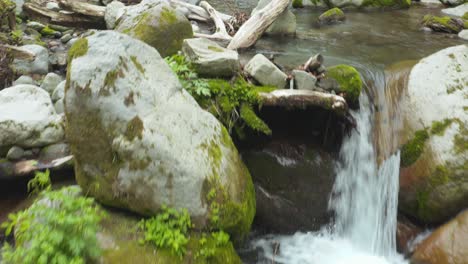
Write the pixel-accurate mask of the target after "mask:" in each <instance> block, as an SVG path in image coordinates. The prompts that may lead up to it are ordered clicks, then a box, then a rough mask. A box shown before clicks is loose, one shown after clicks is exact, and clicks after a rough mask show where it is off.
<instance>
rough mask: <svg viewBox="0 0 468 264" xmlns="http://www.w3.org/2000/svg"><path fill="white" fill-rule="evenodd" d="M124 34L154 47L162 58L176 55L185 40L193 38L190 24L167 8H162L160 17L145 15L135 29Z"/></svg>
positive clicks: (126, 30) (127, 30)
mask: <svg viewBox="0 0 468 264" xmlns="http://www.w3.org/2000/svg"><path fill="white" fill-rule="evenodd" d="M122 32H123V33H126V34H129V35H130V36H133V37H135V38H137V39H139V40H142V41H144V42H146V43H147V44H149V45H150V46H153V47H154V48H156V49H157V50H158V52H159V54H161V56H162V57H166V56H170V55H173V54H176V53H177V51H179V50H180V49H181V47H182V42H183V40H184V39H186V38H191V37H192V36H193V31H192V26H191V25H190V22H189V21H188V20H187V19H186V18H185V17H182V16H177V14H176V12H175V10H173V9H170V8H167V7H162V10H161V12H160V14H159V15H157V14H151V13H149V12H146V13H143V14H142V15H140V17H138V22H137V23H136V24H135V26H134V27H133V28H127V29H124V30H123V31H122Z"/></svg>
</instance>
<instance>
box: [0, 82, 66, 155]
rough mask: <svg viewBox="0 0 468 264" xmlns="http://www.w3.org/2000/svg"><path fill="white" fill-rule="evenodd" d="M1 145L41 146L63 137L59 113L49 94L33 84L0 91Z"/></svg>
mask: <svg viewBox="0 0 468 264" xmlns="http://www.w3.org/2000/svg"><path fill="white" fill-rule="evenodd" d="M0 113H1V115H0V131H2V133H0V148H1V147H9V146H13V145H15V146H20V147H26V148H28V147H42V146H46V145H49V144H52V143H55V142H58V141H61V140H62V139H63V136H64V133H63V128H62V126H61V117H60V116H58V115H57V113H56V112H55V110H54V108H53V105H52V101H51V100H50V96H49V94H48V93H47V92H46V91H44V90H42V89H41V88H39V87H37V86H33V85H17V86H13V87H10V88H6V89H3V90H2V91H0Z"/></svg>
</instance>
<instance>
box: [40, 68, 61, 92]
mask: <svg viewBox="0 0 468 264" xmlns="http://www.w3.org/2000/svg"><path fill="white" fill-rule="evenodd" d="M62 81H63V78H62V76H60V75H58V74H56V73H54V72H49V73H48V74H47V75H46V76H45V77H44V80H43V81H42V84H41V88H42V89H44V90H46V91H47V92H48V93H49V94H52V93H53V92H54V90H55V88H57V86H58V85H59V83H60V82H62Z"/></svg>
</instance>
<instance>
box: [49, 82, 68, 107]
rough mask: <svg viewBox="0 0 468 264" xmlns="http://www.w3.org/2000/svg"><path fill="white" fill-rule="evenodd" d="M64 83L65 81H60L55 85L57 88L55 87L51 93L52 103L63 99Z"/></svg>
mask: <svg viewBox="0 0 468 264" xmlns="http://www.w3.org/2000/svg"><path fill="white" fill-rule="evenodd" d="M65 83H66V81H62V82H60V83H59V84H58V85H57V87H55V90H54V92H53V93H52V102H57V101H58V100H60V99H63V98H64V97H65Z"/></svg>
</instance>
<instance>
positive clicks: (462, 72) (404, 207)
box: [398, 45, 468, 223]
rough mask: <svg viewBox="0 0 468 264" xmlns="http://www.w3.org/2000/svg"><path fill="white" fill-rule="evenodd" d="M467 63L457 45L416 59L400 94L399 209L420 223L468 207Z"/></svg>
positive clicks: (445, 217)
mask: <svg viewBox="0 0 468 264" xmlns="http://www.w3.org/2000/svg"><path fill="white" fill-rule="evenodd" d="M467 58H468V46H466V45H460V46H454V47H450V48H446V49H444V50H441V51H439V52H437V53H434V54H432V55H430V56H428V57H426V58H424V59H422V60H421V61H420V62H419V63H417V64H416V65H415V66H414V67H413V68H412V70H411V73H410V75H409V80H408V87H407V90H406V91H404V93H402V94H403V98H402V102H401V105H400V109H401V118H402V121H403V122H402V123H403V124H404V125H403V127H402V129H401V133H400V135H399V140H398V142H399V143H400V145H402V148H401V170H400V192H399V207H400V209H401V211H402V212H404V213H405V214H407V215H409V216H411V217H413V218H416V219H418V220H419V221H421V222H425V223H440V222H443V221H445V220H448V219H450V218H451V217H453V216H454V215H456V214H457V213H458V212H460V211H461V210H463V209H464V208H467V207H468V177H467V166H468V153H467V152H468V143H467V141H468V114H467V111H466V95H467V94H468V75H467V74H466V73H467V72H468V59H467Z"/></svg>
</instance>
